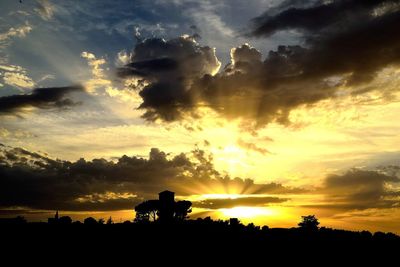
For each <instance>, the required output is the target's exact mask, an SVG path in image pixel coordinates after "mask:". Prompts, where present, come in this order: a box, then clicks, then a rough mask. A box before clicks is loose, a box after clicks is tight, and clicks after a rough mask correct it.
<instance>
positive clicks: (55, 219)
mask: <svg viewBox="0 0 400 267" xmlns="http://www.w3.org/2000/svg"><path fill="white" fill-rule="evenodd" d="M58 219H59V218H58V210H57V211H56V214H55V215H54V218H48V219H47V223H49V224H56V223H58Z"/></svg>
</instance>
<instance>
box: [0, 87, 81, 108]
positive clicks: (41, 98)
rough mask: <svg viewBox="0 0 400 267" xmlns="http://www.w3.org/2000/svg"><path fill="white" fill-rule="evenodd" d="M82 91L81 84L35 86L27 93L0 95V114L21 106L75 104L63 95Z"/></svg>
mask: <svg viewBox="0 0 400 267" xmlns="http://www.w3.org/2000/svg"><path fill="white" fill-rule="evenodd" d="M79 91H80V92H82V91H84V89H83V87H81V86H67V87H52V88H36V89H34V90H33V91H32V92H31V93H29V94H21V95H11V96H3V97H0V114H11V113H14V112H18V111H20V110H22V109H23V108H32V107H33V108H41V109H48V108H62V107H68V106H73V105H76V104H77V103H75V102H73V101H72V100H71V99H69V98H65V95H67V94H68V93H71V92H79Z"/></svg>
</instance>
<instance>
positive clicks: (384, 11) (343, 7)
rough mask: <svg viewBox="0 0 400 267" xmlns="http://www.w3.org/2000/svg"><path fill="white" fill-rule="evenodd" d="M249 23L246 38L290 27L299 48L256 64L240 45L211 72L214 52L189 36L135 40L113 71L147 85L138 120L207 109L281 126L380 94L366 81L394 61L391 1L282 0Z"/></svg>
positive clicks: (397, 13) (398, 49)
mask: <svg viewBox="0 0 400 267" xmlns="http://www.w3.org/2000/svg"><path fill="white" fill-rule="evenodd" d="M253 22H254V24H253V28H252V29H251V30H250V36H252V37H268V36H270V35H272V34H274V33H276V32H278V31H287V30H297V31H300V32H301V40H299V41H300V42H302V43H304V46H300V45H288V46H287V45H280V46H278V47H277V49H275V50H272V51H270V52H269V53H268V55H266V56H265V58H264V59H263V57H262V54H261V53H260V52H259V51H258V50H257V49H255V48H254V47H251V46H250V45H249V44H243V45H241V46H238V47H236V48H233V49H232V50H231V62H230V63H229V64H228V65H227V66H225V68H224V69H223V70H222V71H220V72H219V73H217V70H218V69H219V67H218V66H219V64H218V62H219V61H218V59H217V58H216V57H215V53H214V51H213V49H211V48H208V47H202V46H200V45H199V44H198V43H197V42H196V41H195V40H193V39H192V38H186V39H185V38H177V39H171V40H167V41H165V40H162V39H157V38H153V39H147V40H144V41H143V42H142V43H139V44H138V45H137V46H136V47H135V49H134V52H133V56H132V58H131V62H130V63H128V64H127V65H126V68H123V69H122V70H121V71H120V74H121V76H127V75H128V76H129V75H132V76H135V77H139V78H141V79H143V81H144V82H145V83H146V86H145V87H144V88H138V91H139V94H140V96H141V97H142V100H143V102H142V104H141V105H140V108H141V109H144V110H145V114H144V116H143V117H144V118H145V119H147V120H149V121H153V120H156V119H162V120H165V121H173V120H179V119H182V118H185V116H191V117H194V118H195V117H196V116H198V112H197V111H199V109H202V108H209V109H212V110H213V111H215V112H217V113H218V114H219V115H220V116H221V117H224V118H226V119H242V120H243V121H245V122H248V123H250V124H252V125H254V126H256V127H257V126H260V127H262V126H265V125H267V124H268V123H271V122H276V123H280V124H284V125H288V124H290V120H289V116H290V113H291V111H292V110H294V109H296V108H299V107H302V106H311V105H313V104H315V103H318V102H319V101H322V100H327V99H338V98H340V97H342V96H357V95H365V94H368V93H369V92H371V91H375V92H378V93H379V92H381V93H382V94H384V93H385V90H386V89H385V88H381V87H379V86H374V84H368V83H369V82H371V81H373V80H374V78H376V77H377V76H376V75H377V74H378V73H379V72H380V71H381V70H383V69H384V68H387V67H393V66H396V65H397V64H398V63H399V62H400V38H399V37H398V36H400V29H399V27H397V25H398V24H399V23H400V9H399V7H398V5H397V3H395V1H389V0H387V1H359V0H352V1H329V2H322V1H313V2H307V4H299V1H285V3H284V4H282V5H281V6H280V7H278V8H275V9H272V10H271V12H269V13H268V12H267V13H265V14H264V15H262V16H260V17H258V18H256V19H254V21H253ZM142 61H143V62H142ZM387 90H389V89H387Z"/></svg>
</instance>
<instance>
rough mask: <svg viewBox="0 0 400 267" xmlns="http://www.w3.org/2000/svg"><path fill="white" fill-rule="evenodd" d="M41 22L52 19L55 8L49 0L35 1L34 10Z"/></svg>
mask: <svg viewBox="0 0 400 267" xmlns="http://www.w3.org/2000/svg"><path fill="white" fill-rule="evenodd" d="M34 10H35V12H36V13H38V14H39V16H40V17H41V18H42V19H43V20H50V19H52V18H53V15H54V10H55V7H54V5H53V4H52V3H51V2H50V1H49V0H37V8H35V9H34Z"/></svg>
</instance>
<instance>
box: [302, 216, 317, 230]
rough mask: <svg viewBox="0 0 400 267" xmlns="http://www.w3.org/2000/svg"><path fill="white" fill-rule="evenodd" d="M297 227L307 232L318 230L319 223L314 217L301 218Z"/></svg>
mask: <svg viewBox="0 0 400 267" xmlns="http://www.w3.org/2000/svg"><path fill="white" fill-rule="evenodd" d="M301 218H302V219H301V222H299V224H298V225H299V227H300V228H302V229H307V230H318V225H319V221H318V219H317V217H315V215H307V216H301Z"/></svg>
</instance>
